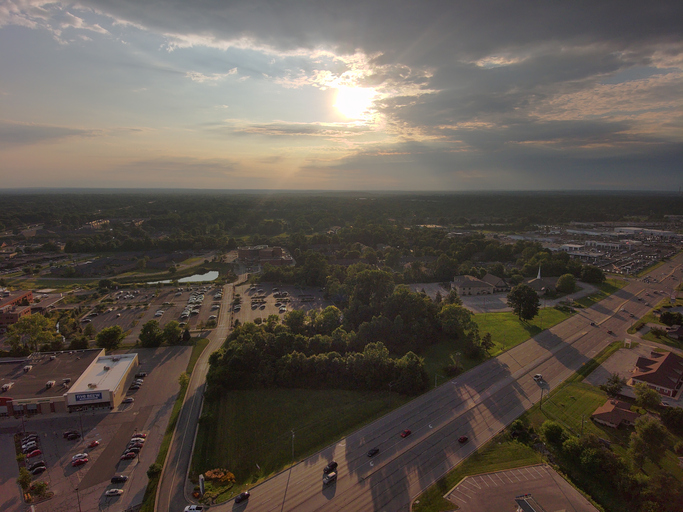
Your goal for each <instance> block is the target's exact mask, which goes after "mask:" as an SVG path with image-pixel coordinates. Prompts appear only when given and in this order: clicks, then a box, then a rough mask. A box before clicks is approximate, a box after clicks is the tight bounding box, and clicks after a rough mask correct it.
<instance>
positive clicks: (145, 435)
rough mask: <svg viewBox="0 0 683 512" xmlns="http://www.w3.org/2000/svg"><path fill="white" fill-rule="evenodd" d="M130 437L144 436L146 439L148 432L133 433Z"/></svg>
mask: <svg viewBox="0 0 683 512" xmlns="http://www.w3.org/2000/svg"><path fill="white" fill-rule="evenodd" d="M130 437H142V438H143V439H144V438H145V437H147V434H133V435H132V436H130Z"/></svg>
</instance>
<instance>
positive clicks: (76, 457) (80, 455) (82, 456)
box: [71, 453, 88, 460]
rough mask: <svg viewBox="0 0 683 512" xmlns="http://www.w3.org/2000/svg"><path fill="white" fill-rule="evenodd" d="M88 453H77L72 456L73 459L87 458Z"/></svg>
mask: <svg viewBox="0 0 683 512" xmlns="http://www.w3.org/2000/svg"><path fill="white" fill-rule="evenodd" d="M87 458H88V454H87V453H77V454H76V455H74V456H73V457H71V460H78V459H87Z"/></svg>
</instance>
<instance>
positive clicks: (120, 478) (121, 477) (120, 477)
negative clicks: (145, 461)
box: [111, 475, 128, 484]
mask: <svg viewBox="0 0 683 512" xmlns="http://www.w3.org/2000/svg"><path fill="white" fill-rule="evenodd" d="M127 481H128V477H127V476H126V475H114V476H113V477H111V483H113V484H122V483H123V482H127Z"/></svg>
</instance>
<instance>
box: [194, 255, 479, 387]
mask: <svg viewBox="0 0 683 512" xmlns="http://www.w3.org/2000/svg"><path fill="white" fill-rule="evenodd" d="M352 270H353V272H352V275H350V276H346V279H345V281H344V286H347V287H348V290H349V291H348V294H349V295H348V300H347V301H346V305H345V306H344V307H343V309H339V308H337V307H336V306H329V307H327V308H325V309H324V310H323V311H311V312H309V313H308V314H304V312H303V311H291V312H288V313H287V314H286V315H285V316H284V318H283V319H282V322H280V318H279V317H278V316H277V315H271V316H269V317H268V318H267V319H266V320H265V321H264V322H261V323H260V324H259V325H257V324H254V323H247V324H244V325H238V326H237V327H236V328H235V329H234V330H233V331H232V333H231V334H230V336H229V338H228V340H227V341H226V344H225V345H224V347H223V348H222V349H221V350H219V351H218V352H216V353H214V354H212V356H211V360H210V363H211V367H210V370H209V375H208V377H207V381H208V383H209V385H208V390H209V391H208V393H209V396H218V395H220V394H221V393H223V392H225V391H227V390H229V389H244V388H254V387H306V388H329V387H333V388H345V389H375V390H379V389H385V390H388V389H389V385H390V384H391V389H392V390H394V391H398V392H401V393H407V394H413V393H420V392H422V391H424V390H425V389H426V386H427V385H428V383H427V374H426V371H425V369H424V363H423V360H422V359H421V358H420V357H419V356H418V354H420V353H421V352H422V351H424V350H425V349H426V348H427V347H428V346H430V345H432V344H434V343H436V342H438V341H440V340H442V339H444V338H446V339H458V340H460V342H461V343H462V346H464V347H466V351H467V353H466V355H468V356H469V357H473V358H476V357H480V356H483V355H484V353H485V352H486V350H488V348H490V344H489V345H487V343H488V342H490V336H489V337H484V338H483V339H482V338H481V337H480V335H479V332H478V329H477V326H476V323H475V322H474V321H473V319H472V313H470V312H469V311H468V310H466V309H465V308H464V307H462V305H461V303H460V301H459V299H458V298H457V295H455V293H452V294H451V295H449V296H447V297H446V298H444V299H443V300H442V301H441V302H440V303H437V302H435V301H432V300H431V299H430V298H429V297H427V296H426V295H425V294H423V293H414V292H411V291H410V290H409V289H408V288H407V287H405V286H395V285H394V283H393V281H392V276H391V274H390V273H388V272H383V271H380V270H376V269H369V268H362V267H358V268H356V269H352ZM347 281H348V282H347ZM486 340H488V342H487V341H486Z"/></svg>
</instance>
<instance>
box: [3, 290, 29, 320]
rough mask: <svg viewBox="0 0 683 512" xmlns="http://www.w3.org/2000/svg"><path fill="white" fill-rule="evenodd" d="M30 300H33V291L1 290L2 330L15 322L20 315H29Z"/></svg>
mask: <svg viewBox="0 0 683 512" xmlns="http://www.w3.org/2000/svg"><path fill="white" fill-rule="evenodd" d="M31 302H33V292H30V291H28V292H27V291H18V292H8V291H3V292H2V296H1V297H0V328H2V329H3V330H4V329H6V328H7V327H8V326H10V325H12V324H16V323H17V322H18V321H19V319H20V318H21V317H23V316H28V315H30V314H31V306H30V304H31Z"/></svg>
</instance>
